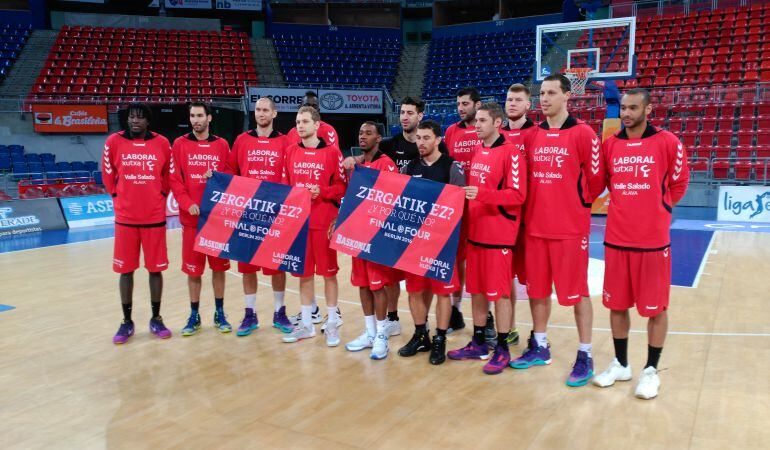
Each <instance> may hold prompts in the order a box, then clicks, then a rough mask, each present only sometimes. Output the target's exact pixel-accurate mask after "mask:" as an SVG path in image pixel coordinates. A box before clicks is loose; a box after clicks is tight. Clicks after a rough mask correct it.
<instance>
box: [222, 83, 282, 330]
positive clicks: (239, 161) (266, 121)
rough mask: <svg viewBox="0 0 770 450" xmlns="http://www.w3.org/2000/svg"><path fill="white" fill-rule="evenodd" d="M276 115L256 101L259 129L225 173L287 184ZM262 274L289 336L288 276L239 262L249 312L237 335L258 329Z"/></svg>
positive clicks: (237, 149)
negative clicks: (286, 298)
mask: <svg viewBox="0 0 770 450" xmlns="http://www.w3.org/2000/svg"><path fill="white" fill-rule="evenodd" d="M277 115H278V111H277V110H276V108H275V103H273V100H271V99H270V98H267V97H262V98H260V99H259V100H257V102H256V104H255V105H254V119H255V121H256V124H257V126H256V128H254V129H253V130H249V131H246V132H245V133H241V134H240V135H239V136H238V137H237V138H236V139H235V143H233V149H232V151H231V152H230V156H229V157H228V159H227V167H226V169H225V172H227V173H230V174H233V175H239V176H242V177H246V178H253V179H255V180H261V181H269V182H271V183H283V184H285V183H286V177H285V174H284V168H285V161H286V147H287V140H286V136H284V135H283V134H281V133H279V132H278V131H275V129H274V128H273V122H274V120H275V117H276V116H277ZM259 271H262V274H263V275H265V276H269V277H270V279H271V283H272V288H273V300H274V310H273V327H275V328H277V329H279V330H280V331H282V332H284V333H290V332H291V330H292V328H293V327H292V325H291V323H290V322H289V319H288V318H287V317H286V306H285V305H284V294H285V291H286V273H285V272H282V271H280V270H274V269H268V268H266V267H258V266H254V265H251V264H248V263H242V262H239V263H238V272H240V273H241V274H243V294H244V301H245V303H246V311H245V313H244V316H243V320H242V321H241V325H240V326H239V327H238V331H237V332H236V333H235V334H236V335H238V336H248V335H250V334H251V333H252V331H254V330H256V329H257V328H259V319H258V318H257V312H256V311H257V310H256V302H257V272H259Z"/></svg>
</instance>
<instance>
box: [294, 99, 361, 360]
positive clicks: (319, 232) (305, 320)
mask: <svg viewBox="0 0 770 450" xmlns="http://www.w3.org/2000/svg"><path fill="white" fill-rule="evenodd" d="M320 122H321V116H320V115H319V114H318V111H317V110H316V109H315V108H313V107H310V106H303V107H302V108H300V109H299V111H298V112H297V132H298V133H299V136H300V138H302V142H299V143H297V144H291V145H289V147H288V149H287V150H286V179H287V182H288V183H289V184H290V185H292V186H296V187H304V188H306V189H307V190H308V191H309V192H310V195H311V198H312V205H311V209H310V227H309V228H310V230H309V233H308V241H307V251H306V253H305V272H304V273H303V274H302V275H301V276H300V280H299V285H300V299H301V300H302V319H301V322H300V323H298V324H297V325H296V326H295V327H294V330H292V332H291V334H289V335H288V336H284V338H283V341H284V342H297V341H299V340H302V339H307V338H312V337H314V336H315V326H314V325H313V322H312V318H311V313H312V310H313V306H312V298H313V297H314V291H315V285H314V275H320V276H322V277H323V279H324V294H325V296H326V307H327V310H328V318H327V322H326V330H325V331H326V345H328V346H329V347H335V346H337V345H339V343H340V335H339V330H338V327H339V314H338V312H337V297H338V294H339V287H338V285H337V272H338V271H339V266H338V265H337V252H336V251H335V250H332V249H331V248H329V233H330V230H331V227H332V225H333V223H334V221H335V220H336V218H337V213H338V210H339V203H340V200H342V196H343V195H345V188H346V181H345V178H346V177H345V169H344V168H343V166H342V152H340V149H339V148H337V146H336V145H329V144H327V143H326V142H325V141H324V140H323V139H322V138H319V137H318V127H319V126H320Z"/></svg>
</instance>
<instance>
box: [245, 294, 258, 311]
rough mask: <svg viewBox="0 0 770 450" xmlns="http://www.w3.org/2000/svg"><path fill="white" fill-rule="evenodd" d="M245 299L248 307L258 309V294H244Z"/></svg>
mask: <svg viewBox="0 0 770 450" xmlns="http://www.w3.org/2000/svg"><path fill="white" fill-rule="evenodd" d="M243 301H245V302H246V307H247V308H251V310H252V311H254V310H255V309H256V305H257V294H247V295H244V296H243Z"/></svg>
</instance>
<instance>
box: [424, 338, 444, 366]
mask: <svg viewBox="0 0 770 450" xmlns="http://www.w3.org/2000/svg"><path fill="white" fill-rule="evenodd" d="M428 361H429V362H430V363H431V364H433V365H434V366H437V365H439V364H443V363H444V361H446V336H433V342H431V344H430V357H429V358H428Z"/></svg>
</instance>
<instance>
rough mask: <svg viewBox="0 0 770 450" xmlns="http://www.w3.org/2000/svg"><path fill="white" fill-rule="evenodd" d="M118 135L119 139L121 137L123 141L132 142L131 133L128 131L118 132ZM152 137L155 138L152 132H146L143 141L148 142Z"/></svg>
mask: <svg viewBox="0 0 770 450" xmlns="http://www.w3.org/2000/svg"><path fill="white" fill-rule="evenodd" d="M118 134H119V135H120V136H121V137H123V138H124V139H128V140H129V141H133V140H134V139H135V138H134V137H133V136H131V131H129V130H123V131H121V132H119V133H118ZM154 137H155V134H154V133H153V132H152V131H150V130H147V134H145V136H144V140H145V141H149V140H150V139H152V138H154Z"/></svg>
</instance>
